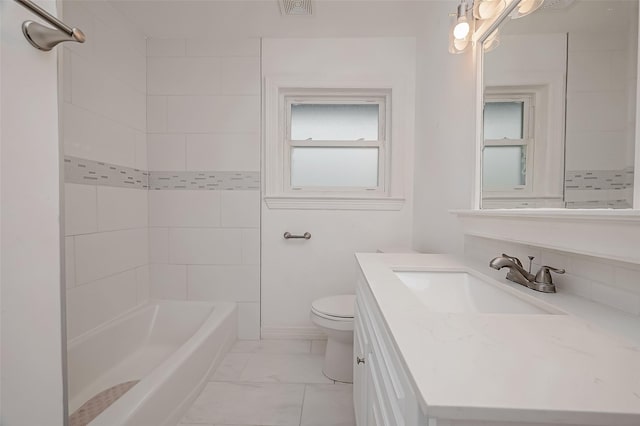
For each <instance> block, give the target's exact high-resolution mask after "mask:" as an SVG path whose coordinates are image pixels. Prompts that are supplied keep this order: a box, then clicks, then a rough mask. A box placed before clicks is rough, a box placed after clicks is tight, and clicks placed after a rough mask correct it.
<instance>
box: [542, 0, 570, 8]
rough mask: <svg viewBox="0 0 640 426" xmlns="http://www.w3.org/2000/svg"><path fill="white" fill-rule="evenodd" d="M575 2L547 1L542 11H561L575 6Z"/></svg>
mask: <svg viewBox="0 0 640 426" xmlns="http://www.w3.org/2000/svg"><path fill="white" fill-rule="evenodd" d="M573 2H574V0H545V2H544V4H543V5H542V9H544V10H560V9H566V8H568V7H569V6H571V4H573Z"/></svg>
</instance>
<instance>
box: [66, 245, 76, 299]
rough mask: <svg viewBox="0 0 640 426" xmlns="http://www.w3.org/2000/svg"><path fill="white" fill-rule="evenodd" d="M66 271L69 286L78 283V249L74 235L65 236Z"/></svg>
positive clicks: (67, 285)
mask: <svg viewBox="0 0 640 426" xmlns="http://www.w3.org/2000/svg"><path fill="white" fill-rule="evenodd" d="M64 273H65V285H66V287H67V288H69V287H73V286H75V285H76V250H75V242H74V240H73V237H65V238H64Z"/></svg>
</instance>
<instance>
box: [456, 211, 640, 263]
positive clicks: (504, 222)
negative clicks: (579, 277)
mask: <svg viewBox="0 0 640 426" xmlns="http://www.w3.org/2000/svg"><path fill="white" fill-rule="evenodd" d="M451 213H453V214H455V215H456V216H458V219H459V220H460V222H461V224H462V227H463V230H464V233H465V234H467V235H475V236H478V237H484V238H491V239H495V240H502V241H510V242H516V243H520V244H529V245H534V246H538V247H544V248H548V249H552V250H560V251H567V252H570V253H577V254H583V255H587V256H595V257H602V258H606V259H611V260H617V261H622V262H631V263H640V250H638V241H640V211H639V210H631V209H628V210H611V209H601V210H595V209H594V210H582V209H515V210H512V209H504V210H454V211H451Z"/></svg>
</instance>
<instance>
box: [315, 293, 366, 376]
mask: <svg viewBox="0 0 640 426" xmlns="http://www.w3.org/2000/svg"><path fill="white" fill-rule="evenodd" d="M355 303H356V296H355V295H353V294H347V295H340V296H331V297H324V298H322V299H317V300H314V301H313V303H312V304H311V321H313V323H314V324H315V325H317V326H318V327H320V328H322V329H323V331H324V332H325V333H327V336H328V339H327V350H326V352H325V355H324V366H323V368H322V372H323V373H324V375H325V376H327V377H328V378H329V379H331V380H335V381H337V382H344V383H352V382H353V360H352V359H353V314H354V311H355Z"/></svg>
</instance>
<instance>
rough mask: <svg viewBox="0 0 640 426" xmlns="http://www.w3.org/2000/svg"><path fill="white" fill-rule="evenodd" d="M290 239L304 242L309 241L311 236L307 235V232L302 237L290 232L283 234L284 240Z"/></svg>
mask: <svg viewBox="0 0 640 426" xmlns="http://www.w3.org/2000/svg"><path fill="white" fill-rule="evenodd" d="M292 238H300V239H302V238H304V239H305V240H309V239H311V234H310V233H308V232H305V233H304V234H302V235H294V234H292V233H291V232H285V233H284V239H285V240H290V239H292Z"/></svg>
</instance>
